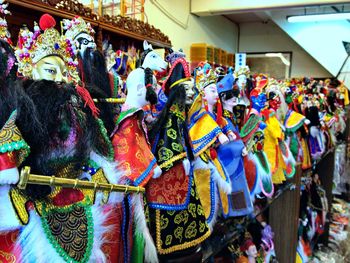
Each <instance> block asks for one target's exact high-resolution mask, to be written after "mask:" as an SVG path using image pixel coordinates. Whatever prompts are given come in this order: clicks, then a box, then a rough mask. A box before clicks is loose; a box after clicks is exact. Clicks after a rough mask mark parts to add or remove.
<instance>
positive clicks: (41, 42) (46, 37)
mask: <svg viewBox="0 0 350 263" xmlns="http://www.w3.org/2000/svg"><path fill="white" fill-rule="evenodd" d="M39 24H40V28H41V29H42V30H44V32H43V33H40V28H39V26H38V24H37V23H36V22H34V33H33V32H31V31H30V30H29V29H28V28H22V29H21V30H20V32H19V37H18V42H17V47H16V51H15V54H16V57H17V61H18V72H19V73H21V74H22V75H23V76H25V77H32V71H33V66H34V65H35V64H36V63H37V62H39V61H40V60H41V59H43V58H45V57H48V56H59V57H60V58H62V59H63V61H64V62H65V64H66V66H67V69H68V72H69V74H70V77H71V78H72V79H73V81H79V77H78V72H77V66H78V62H77V60H76V55H77V49H76V47H75V45H74V42H73V40H71V39H70V38H67V37H66V36H64V35H61V34H60V33H59V32H58V31H57V30H56V29H55V28H54V27H55V25H56V21H55V19H54V18H53V17H52V16H50V15H48V14H44V15H43V16H42V17H41V18H40V21H39Z"/></svg>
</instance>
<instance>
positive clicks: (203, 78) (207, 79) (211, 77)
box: [196, 69, 217, 93]
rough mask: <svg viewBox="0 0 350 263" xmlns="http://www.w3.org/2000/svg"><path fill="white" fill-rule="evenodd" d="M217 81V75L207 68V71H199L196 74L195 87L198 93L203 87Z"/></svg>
mask: <svg viewBox="0 0 350 263" xmlns="http://www.w3.org/2000/svg"><path fill="white" fill-rule="evenodd" d="M216 81H217V76H216V74H215V72H214V70H212V69H209V70H207V72H201V74H198V75H197V76H196V87H197V89H198V91H199V92H200V93H202V92H203V91H204V88H205V87H207V86H209V85H210V84H215V83H216Z"/></svg>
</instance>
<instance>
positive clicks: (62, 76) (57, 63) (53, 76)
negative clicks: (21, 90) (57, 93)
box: [33, 56, 68, 82]
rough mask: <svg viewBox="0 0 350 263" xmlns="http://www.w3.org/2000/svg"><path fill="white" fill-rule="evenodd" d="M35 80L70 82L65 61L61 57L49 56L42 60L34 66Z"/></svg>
mask: <svg viewBox="0 0 350 263" xmlns="http://www.w3.org/2000/svg"><path fill="white" fill-rule="evenodd" d="M33 79H34V80H41V79H45V80H52V81H56V82H67V81H68V70H67V66H66V64H65V63H64V61H63V59H62V58H60V57H59V56H48V57H45V58H42V59H41V60H40V61H39V62H38V63H36V64H35V65H34V69H33Z"/></svg>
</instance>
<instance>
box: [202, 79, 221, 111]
mask: <svg viewBox="0 0 350 263" xmlns="http://www.w3.org/2000/svg"><path fill="white" fill-rule="evenodd" d="M218 98H219V94H218V91H217V88H216V84H215V83H213V84H210V85H208V86H206V87H205V88H204V99H206V100H207V102H208V105H211V106H214V105H216V103H217V100H218Z"/></svg>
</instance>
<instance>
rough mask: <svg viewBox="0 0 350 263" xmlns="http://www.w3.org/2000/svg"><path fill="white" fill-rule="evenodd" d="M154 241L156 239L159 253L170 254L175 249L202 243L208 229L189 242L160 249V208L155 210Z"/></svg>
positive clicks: (208, 232)
mask: <svg viewBox="0 0 350 263" xmlns="http://www.w3.org/2000/svg"><path fill="white" fill-rule="evenodd" d="M156 235H157V238H156V241H157V250H158V253H159V254H170V253H173V252H175V251H179V250H184V249H187V248H190V247H193V246H196V245H198V244H200V243H202V242H203V241H204V240H206V239H207V238H208V237H209V236H210V229H208V231H207V232H206V233H205V234H203V235H202V236H201V237H199V238H197V239H195V240H192V241H190V242H185V243H183V244H179V245H175V246H173V247H170V248H167V249H162V241H161V238H160V210H156Z"/></svg>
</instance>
